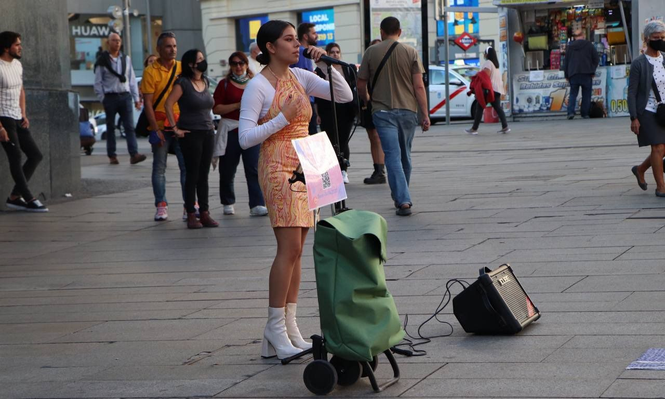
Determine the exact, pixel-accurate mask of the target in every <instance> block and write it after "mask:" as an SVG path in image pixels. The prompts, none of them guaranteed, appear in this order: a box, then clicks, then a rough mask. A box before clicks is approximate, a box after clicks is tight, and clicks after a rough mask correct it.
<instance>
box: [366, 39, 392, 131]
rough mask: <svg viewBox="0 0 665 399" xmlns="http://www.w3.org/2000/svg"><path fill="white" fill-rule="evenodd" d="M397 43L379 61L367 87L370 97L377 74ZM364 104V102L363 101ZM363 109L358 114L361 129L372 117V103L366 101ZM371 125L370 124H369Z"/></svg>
mask: <svg viewBox="0 0 665 399" xmlns="http://www.w3.org/2000/svg"><path fill="white" fill-rule="evenodd" d="M398 44H399V42H397V41H396V42H395V43H393V44H392V46H390V48H388V51H386V55H384V56H383V59H382V60H381V63H379V67H378V68H376V72H375V73H374V78H373V79H372V84H371V85H369V86H367V92H368V93H369V96H370V97H372V92H373V91H374V89H373V88H374V87H375V86H376V81H377V79H378V78H379V74H381V71H382V70H383V67H384V66H385V65H386V62H388V59H389V58H390V55H391V54H392V53H393V50H395V47H397V45H398ZM363 103H364V101H363ZM365 109H366V110H363V111H364V112H361V113H360V126H362V127H367V125H368V123H367V122H368V121H367V120H365V118H371V117H372V101H371V100H370V101H368V102H367V103H366V104H365ZM370 125H371V124H370Z"/></svg>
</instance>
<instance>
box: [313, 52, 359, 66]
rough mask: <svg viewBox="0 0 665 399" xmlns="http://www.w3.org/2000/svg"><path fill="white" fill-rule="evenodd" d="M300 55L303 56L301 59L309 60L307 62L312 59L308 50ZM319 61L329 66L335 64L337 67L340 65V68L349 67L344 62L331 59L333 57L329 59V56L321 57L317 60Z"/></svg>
mask: <svg viewBox="0 0 665 399" xmlns="http://www.w3.org/2000/svg"><path fill="white" fill-rule="evenodd" d="M302 55H303V57H305V58H307V59H309V60H311V59H312V55H311V54H310V53H309V49H306V50H305V51H303V52H302ZM319 61H323V62H325V63H326V64H328V65H330V64H337V65H341V66H345V67H349V66H350V65H349V64H348V63H346V62H344V61H341V60H338V59H336V58H333V57H329V56H327V55H322V56H321V58H319Z"/></svg>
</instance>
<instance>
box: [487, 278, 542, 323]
mask: <svg viewBox="0 0 665 399" xmlns="http://www.w3.org/2000/svg"><path fill="white" fill-rule="evenodd" d="M491 279H492V285H494V287H495V288H496V290H497V291H498V292H499V294H500V295H501V298H503V300H504V301H505V302H506V305H507V306H508V309H510V311H511V312H512V314H513V316H515V319H517V321H518V322H519V323H520V324H523V323H524V322H526V321H527V320H528V319H529V318H531V317H532V316H534V315H535V314H536V311H535V307H534V306H533V303H531V300H530V299H529V297H528V296H527V295H526V292H524V289H522V286H521V285H520V284H519V283H518V282H517V278H515V275H513V273H512V272H511V270H510V269H509V268H505V269H503V270H501V269H498V270H497V273H496V274H492V275H491Z"/></svg>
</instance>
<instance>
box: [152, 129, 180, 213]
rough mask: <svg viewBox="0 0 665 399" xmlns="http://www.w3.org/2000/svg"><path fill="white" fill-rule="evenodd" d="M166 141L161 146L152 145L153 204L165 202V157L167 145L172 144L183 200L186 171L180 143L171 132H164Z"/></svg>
mask: <svg viewBox="0 0 665 399" xmlns="http://www.w3.org/2000/svg"><path fill="white" fill-rule="evenodd" d="M164 137H165V138H166V143H164V145H163V146H161V147H160V146H158V145H153V146H152V192H153V193H154V194H155V206H157V205H158V204H159V203H160V202H166V203H167V205H168V201H167V200H166V176H165V175H164V173H166V157H167V156H168V155H169V147H170V146H173V149H174V151H175V156H176V158H177V159H178V167H180V188H181V191H182V202H183V203H184V202H185V179H186V177H187V171H186V170H185V158H184V157H183V156H182V151H181V150H180V144H179V143H178V140H177V139H176V138H175V136H173V134H168V133H167V134H165V135H164Z"/></svg>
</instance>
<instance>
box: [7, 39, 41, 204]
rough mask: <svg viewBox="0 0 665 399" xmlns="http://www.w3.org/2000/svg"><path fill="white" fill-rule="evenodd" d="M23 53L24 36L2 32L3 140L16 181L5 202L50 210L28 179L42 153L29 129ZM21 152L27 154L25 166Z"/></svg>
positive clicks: (39, 160)
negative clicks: (38, 197) (36, 193)
mask: <svg viewBox="0 0 665 399" xmlns="http://www.w3.org/2000/svg"><path fill="white" fill-rule="evenodd" d="M22 52H23V48H22V46H21V35H19V34H18V33H16V32H8V31H6V32H2V33H0V142H1V143H2V148H4V150H5V152H6V153H7V159H8V160H9V170H10V172H11V175H12V179H14V183H15V186H14V189H13V190H12V192H11V194H10V195H9V198H7V201H6V203H5V205H6V206H7V207H8V208H10V209H17V210H22V211H28V212H48V208H46V206H44V205H43V204H42V203H41V202H40V201H39V200H38V199H37V198H35V197H34V196H33V195H32V193H31V192H30V189H29V188H28V181H29V180H30V178H31V177H32V175H33V173H34V172H35V169H37V165H39V162H41V160H42V153H41V152H40V151H39V148H38V147H37V144H35V141H34V140H33V139H32V135H31V134H30V131H29V130H28V128H29V127H30V121H29V120H28V117H27V116H26V111H25V90H24V89H23V66H22V65H21V62H20V61H19V59H21V55H22ZM21 151H23V153H24V154H25V156H26V157H27V160H26V161H25V164H23V165H21Z"/></svg>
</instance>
